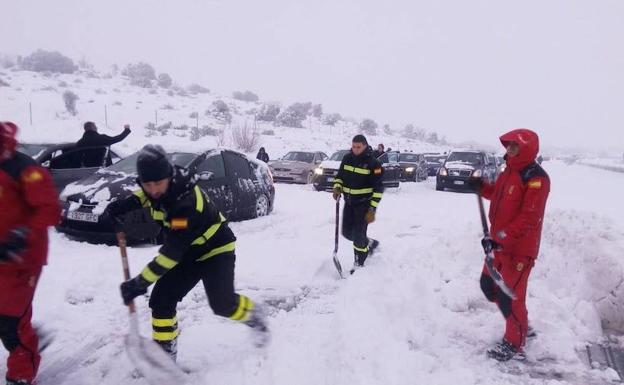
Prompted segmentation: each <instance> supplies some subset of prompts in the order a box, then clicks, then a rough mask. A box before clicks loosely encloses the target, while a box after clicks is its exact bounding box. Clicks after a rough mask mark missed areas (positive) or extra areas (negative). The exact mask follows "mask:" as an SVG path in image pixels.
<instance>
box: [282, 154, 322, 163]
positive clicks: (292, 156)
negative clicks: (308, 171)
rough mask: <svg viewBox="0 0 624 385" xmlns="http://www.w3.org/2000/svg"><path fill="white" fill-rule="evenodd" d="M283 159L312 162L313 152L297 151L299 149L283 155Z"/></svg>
mask: <svg viewBox="0 0 624 385" xmlns="http://www.w3.org/2000/svg"><path fill="white" fill-rule="evenodd" d="M282 159H283V160H292V161H296V162H305V163H312V162H314V153H313V152H299V151H291V152H289V153H288V154H286V155H284V157H283V158H282Z"/></svg>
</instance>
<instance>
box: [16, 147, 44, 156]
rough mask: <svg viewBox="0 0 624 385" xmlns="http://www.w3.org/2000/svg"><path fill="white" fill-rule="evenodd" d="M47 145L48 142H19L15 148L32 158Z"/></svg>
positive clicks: (39, 153)
mask: <svg viewBox="0 0 624 385" xmlns="http://www.w3.org/2000/svg"><path fill="white" fill-rule="evenodd" d="M48 147H50V145H49V144H20V145H19V146H18V147H17V150H18V151H19V152H23V153H24V154H26V155H28V156H30V157H32V158H36V157H37V156H39V155H41V153H42V152H43V151H45V149H46V148H48Z"/></svg>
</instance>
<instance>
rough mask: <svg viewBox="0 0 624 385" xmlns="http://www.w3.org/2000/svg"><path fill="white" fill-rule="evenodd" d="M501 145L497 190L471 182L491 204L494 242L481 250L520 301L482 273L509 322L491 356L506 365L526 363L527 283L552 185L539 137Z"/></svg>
mask: <svg viewBox="0 0 624 385" xmlns="http://www.w3.org/2000/svg"><path fill="white" fill-rule="evenodd" d="M500 141H501V143H502V144H503V146H504V147H505V148H506V149H507V155H506V156H505V160H506V162H507V168H506V169H505V171H504V172H503V173H502V174H501V175H500V176H499V177H498V179H497V180H496V183H495V184H489V183H487V182H483V181H481V180H480V179H476V180H473V182H474V184H475V185H476V186H475V187H477V188H478V189H479V191H480V193H481V195H482V196H483V197H484V198H486V199H489V200H490V201H491V204H490V213H489V219H490V223H491V229H490V234H491V236H490V237H486V238H484V239H483V241H482V244H483V247H484V248H485V249H486V250H488V249H491V250H493V251H494V261H495V262H494V266H495V267H496V268H497V269H498V271H499V272H500V273H501V275H502V276H503V280H504V281H505V283H506V284H507V286H509V288H511V289H512V290H513V291H514V294H515V295H516V297H517V298H516V299H515V300H512V299H511V298H510V297H508V296H507V295H506V294H505V293H503V292H502V291H501V290H500V289H499V288H498V287H497V286H496V284H495V283H494V281H493V280H492V278H491V277H490V275H489V274H488V272H487V270H486V269H485V267H484V269H483V273H482V275H481V290H483V293H484V294H485V296H486V297H487V299H488V300H489V301H491V302H495V303H496V304H497V305H498V307H499V309H500V310H501V312H502V313H503V316H504V317H505V320H506V329H505V337H504V338H503V340H502V341H501V342H500V343H498V344H497V345H496V346H495V347H494V348H492V349H490V350H488V351H487V355H488V356H489V357H490V358H494V359H496V360H499V361H507V360H509V359H511V358H516V359H523V358H524V351H523V347H524V344H525V341H526V337H527V333H528V330H529V327H528V324H529V321H528V313H527V309H526V292H527V282H528V279H529V274H530V273H531V269H532V268H533V265H534V263H535V259H536V258H537V254H538V252H539V246H540V238H541V234H542V222H543V219H544V209H545V207H546V200H547V198H548V193H549V192H550V179H549V178H548V174H546V172H545V171H544V169H543V168H542V167H541V166H540V165H539V164H538V163H537V162H536V161H535V159H536V157H537V153H538V152H539V138H538V136H537V134H536V133H535V132H533V131H531V130H527V129H523V128H520V129H516V130H513V131H511V132H508V133H506V134H504V135H503V136H501V137H500Z"/></svg>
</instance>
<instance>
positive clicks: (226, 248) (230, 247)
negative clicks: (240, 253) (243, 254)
mask: <svg viewBox="0 0 624 385" xmlns="http://www.w3.org/2000/svg"><path fill="white" fill-rule="evenodd" d="M234 250H236V242H230V243H227V244H225V245H223V246H221V247H217V248H216V249H212V250H210V252H209V253H207V254H204V255H202V256H201V257H199V259H197V260H198V261H205V260H206V259H208V258H210V257H214V256H215V255H217V254H222V253H227V252H228V251H234Z"/></svg>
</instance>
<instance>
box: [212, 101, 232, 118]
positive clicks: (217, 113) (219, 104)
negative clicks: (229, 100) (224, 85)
mask: <svg viewBox="0 0 624 385" xmlns="http://www.w3.org/2000/svg"><path fill="white" fill-rule="evenodd" d="M206 115H209V116H212V117H214V118H215V119H217V120H219V121H221V122H224V123H230V122H231V121H232V113H231V112H230V108H229V107H228V105H227V104H226V103H225V102H224V101H223V100H215V101H214V102H212V107H211V108H210V109H208V110H206Z"/></svg>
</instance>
